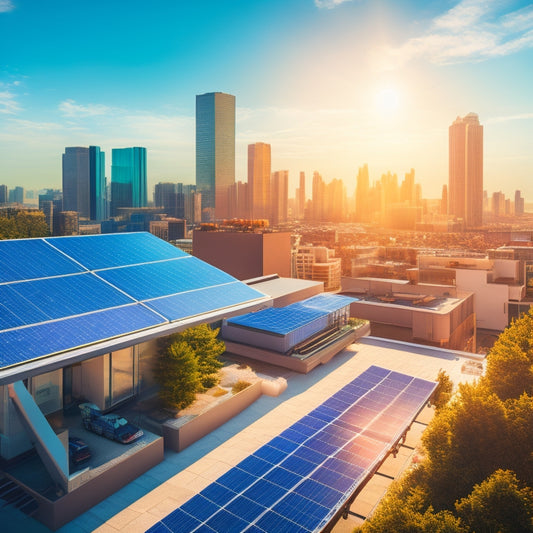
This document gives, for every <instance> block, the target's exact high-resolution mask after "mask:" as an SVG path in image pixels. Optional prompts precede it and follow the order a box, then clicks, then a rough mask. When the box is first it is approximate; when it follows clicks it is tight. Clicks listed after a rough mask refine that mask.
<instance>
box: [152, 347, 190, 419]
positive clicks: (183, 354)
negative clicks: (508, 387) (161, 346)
mask: <svg viewBox="0 0 533 533" xmlns="http://www.w3.org/2000/svg"><path fill="white" fill-rule="evenodd" d="M155 377H156V379H157V381H158V383H159V385H160V389H159V397H160V398H161V400H163V403H164V404H165V405H166V406H168V407H171V408H174V409H184V408H185V407H187V406H188V405H190V404H191V403H193V402H194V400H195V398H196V391H197V390H198V389H199V387H200V372H199V370H198V358H197V357H196V354H195V353H194V350H193V349H192V347H191V346H190V345H189V344H188V343H187V342H185V341H183V340H179V339H178V340H176V341H174V342H172V343H171V344H170V345H169V346H167V348H166V349H165V350H164V351H163V352H162V353H161V354H160V357H159V358H158V362H157V366H156V369H155Z"/></svg>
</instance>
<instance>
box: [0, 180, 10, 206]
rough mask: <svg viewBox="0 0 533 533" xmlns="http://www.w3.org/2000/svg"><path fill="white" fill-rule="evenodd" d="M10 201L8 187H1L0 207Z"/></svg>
mask: <svg viewBox="0 0 533 533" xmlns="http://www.w3.org/2000/svg"><path fill="white" fill-rule="evenodd" d="M8 201H9V189H8V188H7V185H0V205H2V204H7V202H8Z"/></svg>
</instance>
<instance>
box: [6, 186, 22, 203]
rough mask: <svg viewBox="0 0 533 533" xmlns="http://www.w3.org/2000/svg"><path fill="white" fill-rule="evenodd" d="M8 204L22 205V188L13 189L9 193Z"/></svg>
mask: <svg viewBox="0 0 533 533" xmlns="http://www.w3.org/2000/svg"><path fill="white" fill-rule="evenodd" d="M9 202H10V203H12V204H20V205H22V204H23V203H24V187H15V188H14V189H11V190H10V191H9Z"/></svg>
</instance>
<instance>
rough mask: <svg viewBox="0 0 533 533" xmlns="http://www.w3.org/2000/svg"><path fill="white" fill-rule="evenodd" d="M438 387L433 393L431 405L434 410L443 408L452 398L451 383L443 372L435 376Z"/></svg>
mask: <svg viewBox="0 0 533 533" xmlns="http://www.w3.org/2000/svg"><path fill="white" fill-rule="evenodd" d="M437 381H438V385H437V388H436V389H435V392H434V393H433V404H434V405H435V408H436V409H441V408H442V407H444V406H445V405H446V404H447V403H448V402H449V400H450V398H451V397H452V391H453V382H452V380H451V379H450V376H449V375H448V374H447V373H446V371H445V370H442V369H441V370H439V373H438V375H437Z"/></svg>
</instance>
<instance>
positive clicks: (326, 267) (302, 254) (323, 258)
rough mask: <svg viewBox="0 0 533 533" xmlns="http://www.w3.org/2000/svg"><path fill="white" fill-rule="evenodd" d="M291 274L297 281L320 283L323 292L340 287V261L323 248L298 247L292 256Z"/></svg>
mask: <svg viewBox="0 0 533 533" xmlns="http://www.w3.org/2000/svg"><path fill="white" fill-rule="evenodd" d="M293 272H294V274H293V275H294V277H295V278H297V279H307V280H312V281H321V282H322V283H323V284H324V290H325V291H335V290H339V289H340V287H341V259H340V257H335V250H332V249H329V248H326V247H325V246H300V247H298V248H297V250H296V251H295V252H294V254H293Z"/></svg>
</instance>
